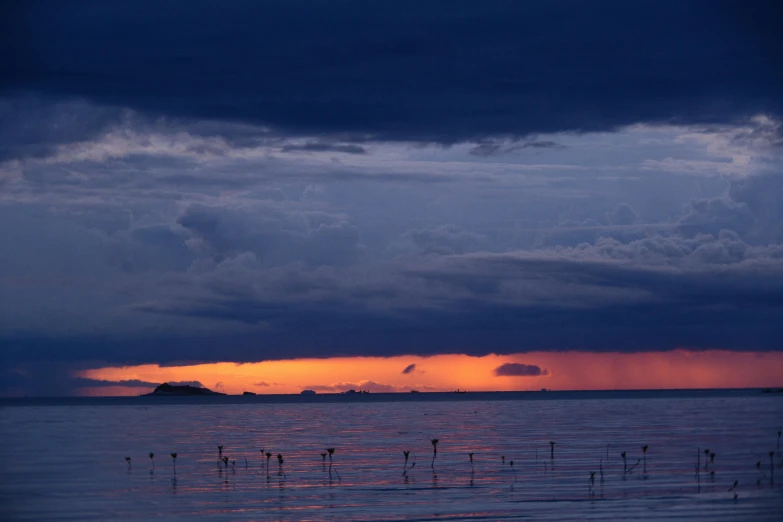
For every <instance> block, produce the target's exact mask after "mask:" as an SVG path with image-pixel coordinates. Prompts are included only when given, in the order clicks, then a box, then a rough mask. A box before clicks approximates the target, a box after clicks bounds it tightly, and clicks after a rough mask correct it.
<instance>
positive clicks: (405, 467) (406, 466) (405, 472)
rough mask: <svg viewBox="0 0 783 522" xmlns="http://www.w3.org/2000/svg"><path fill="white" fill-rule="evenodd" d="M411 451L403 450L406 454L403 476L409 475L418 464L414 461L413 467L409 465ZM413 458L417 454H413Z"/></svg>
mask: <svg viewBox="0 0 783 522" xmlns="http://www.w3.org/2000/svg"><path fill="white" fill-rule="evenodd" d="M410 453H411V452H410V451H403V452H402V454H403V455H404V456H405V464H403V465H402V476H403V477H407V476H408V472H409V471H410V470H412V469H413V468H414V466H416V462H415V461H414V462H413V464H411V467H410V468H409V467H408V455H410ZM413 458H414V459H415V458H416V454H415V453H414V454H413Z"/></svg>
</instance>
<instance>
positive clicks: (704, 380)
mask: <svg viewBox="0 0 783 522" xmlns="http://www.w3.org/2000/svg"><path fill="white" fill-rule="evenodd" d="M506 363H521V364H526V365H536V366H538V367H540V368H541V369H542V370H546V374H545V375H540V376H534V377H530V376H496V375H495V373H494V370H495V369H496V368H497V367H499V366H500V365H502V364H506ZM412 364H415V368H414V369H413V370H412V371H411V372H410V373H407V374H404V373H402V372H403V369H405V368H406V367H408V366H409V365H412ZM77 375H78V376H79V377H84V378H87V379H99V380H104V381H113V382H117V386H105V387H86V388H82V389H81V390H80V394H82V395H138V394H141V393H147V392H149V391H152V389H153V387H152V386H150V387H149V388H148V389H147V388H137V387H134V388H131V387H127V386H123V385H122V383H119V382H118V381H123V380H130V379H138V380H140V381H146V382H154V383H162V382H182V381H199V382H200V383H202V384H203V385H204V386H206V387H207V388H210V389H212V390H214V391H221V392H224V393H229V394H241V393H242V392H243V391H251V392H254V393H258V394H280V393H299V392H301V391H302V390H303V389H314V390H316V391H317V392H318V393H328V392H341V391H344V390H347V389H351V388H353V389H357V390H359V389H363V390H369V391H372V392H386V391H388V392H407V391H409V390H412V389H416V390H419V391H453V390H456V389H461V390H469V391H524V390H539V389H541V388H547V389H553V390H619V389H625V390H633V389H667V388H668V389H675V388H763V387H777V386H780V385H781V381H783V353H777V352H730V351H721V350H710V351H687V350H674V351H669V352H644V353H632V354H624V353H588V352H557V353H553V352H529V353H524V354H515V355H487V356H484V357H472V356H468V355H459V354H453V355H436V356H431V357H421V356H407V355H405V356H396V357H388V358H382V357H334V358H329V359H290V360H279V361H264V362H259V363H245V364H237V363H231V362H221V363H210V364H198V365H189V366H166V367H161V366H158V365H156V364H148V365H140V366H127V367H107V368H96V369H91V370H84V371H81V372H78V373H77Z"/></svg>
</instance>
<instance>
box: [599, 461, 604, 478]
mask: <svg viewBox="0 0 783 522" xmlns="http://www.w3.org/2000/svg"><path fill="white" fill-rule="evenodd" d="M598 471H599V472H600V473H601V484H603V483H604V459H603V457H601V460H599V461H598Z"/></svg>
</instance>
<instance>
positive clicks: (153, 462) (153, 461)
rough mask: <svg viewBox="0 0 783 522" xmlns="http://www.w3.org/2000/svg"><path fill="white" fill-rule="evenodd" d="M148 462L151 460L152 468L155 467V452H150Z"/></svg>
mask: <svg viewBox="0 0 783 522" xmlns="http://www.w3.org/2000/svg"><path fill="white" fill-rule="evenodd" d="M150 462H152V469H155V454H154V453H152V452H150Z"/></svg>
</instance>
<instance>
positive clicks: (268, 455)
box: [265, 451, 272, 478]
mask: <svg viewBox="0 0 783 522" xmlns="http://www.w3.org/2000/svg"><path fill="white" fill-rule="evenodd" d="M265 455H266V478H269V459H271V458H272V453H270V452H268V451H267V452H266V453H265Z"/></svg>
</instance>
